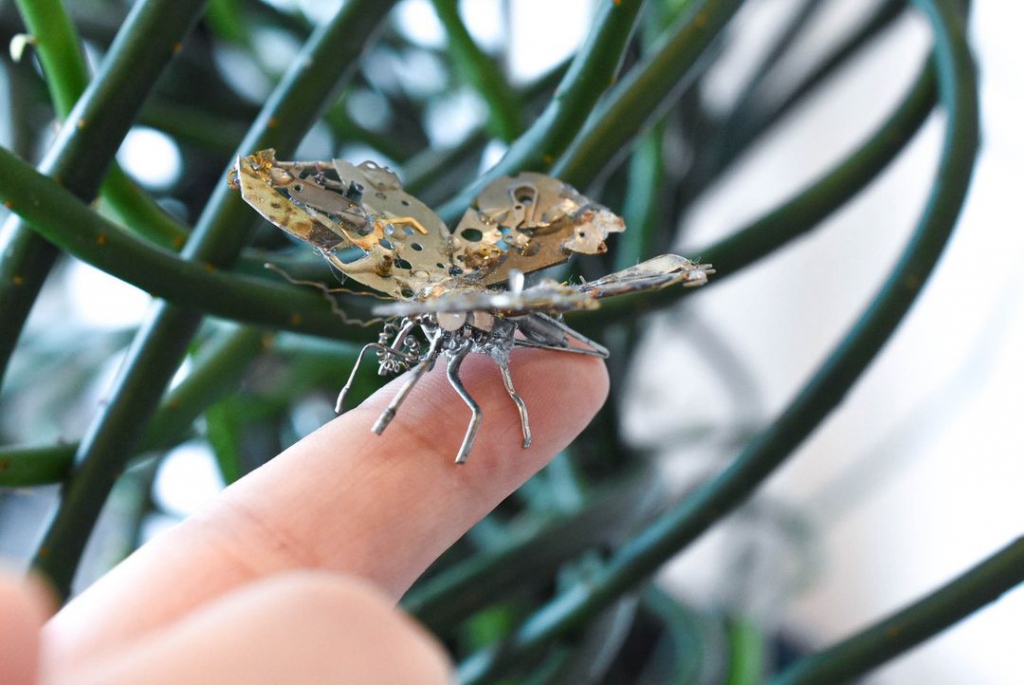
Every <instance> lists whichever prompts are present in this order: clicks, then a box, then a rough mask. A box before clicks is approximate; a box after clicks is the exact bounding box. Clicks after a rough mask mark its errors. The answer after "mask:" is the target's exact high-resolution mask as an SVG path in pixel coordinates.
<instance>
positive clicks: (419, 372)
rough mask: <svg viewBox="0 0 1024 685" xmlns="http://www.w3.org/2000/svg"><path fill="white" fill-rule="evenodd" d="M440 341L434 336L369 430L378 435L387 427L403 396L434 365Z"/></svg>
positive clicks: (402, 400)
mask: <svg viewBox="0 0 1024 685" xmlns="http://www.w3.org/2000/svg"><path fill="white" fill-rule="evenodd" d="M440 342H441V336H438V337H437V338H435V339H434V341H433V342H432V343H431V344H430V350H429V351H428V352H427V356H425V357H424V358H423V359H422V360H421V361H420V363H419V364H417V365H416V366H414V367H413V369H412V371H410V372H409V379H408V380H407V381H406V382H405V385H403V386H402V387H401V389H399V391H398V392H397V393H396V394H395V396H394V397H392V398H391V402H389V403H388V406H387V407H386V408H385V409H384V411H383V412H381V415H380V416H379V417H378V418H377V422H376V423H374V424H373V428H372V429H371V430H372V431H373V432H374V433H376V434H377V435H380V434H381V433H383V432H384V429H385V428H387V427H388V424H389V423H391V420H392V419H393V418H395V414H396V413H398V408H399V407H400V406H401V405H402V402H404V401H405V398H406V397H408V395H409V393H410V392H412V389H413V386H415V385H416V384H417V383H418V382H419V380H420V379H421V378H423V374H425V373H426V372H427V371H429V370H430V369H431V368H432V367H433V366H434V360H435V359H437V348H438V346H439V345H440Z"/></svg>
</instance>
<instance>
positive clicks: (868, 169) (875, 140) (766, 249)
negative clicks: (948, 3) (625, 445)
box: [572, 64, 935, 333]
mask: <svg viewBox="0 0 1024 685" xmlns="http://www.w3.org/2000/svg"><path fill="white" fill-rule="evenodd" d="M934 105H935V69H934V67H933V66H932V65H931V64H928V65H926V66H925V68H924V69H923V70H922V72H921V74H920V75H919V76H918V77H917V79H916V80H915V82H914V85H913V86H912V87H911V90H910V93H908V95H907V97H906V98H905V99H904V100H903V102H902V103H900V105H899V106H898V107H897V108H896V110H895V112H893V114H892V115H891V116H890V117H889V118H888V119H886V121H885V122H883V123H882V125H881V126H879V128H878V130H877V131H875V133H874V134H873V135H872V136H871V137H870V138H868V140H867V141H865V142H864V144H863V145H861V146H860V147H859V148H857V150H855V151H854V152H853V153H851V154H850V155H849V156H848V157H847V158H846V159H844V160H843V161H842V162H840V163H839V164H837V165H836V166H835V167H834V168H833V169H832V170H830V171H828V172H827V173H825V174H824V175H823V176H822V177H821V178H819V179H818V180H817V181H815V182H814V183H813V184H811V185H810V186H809V187H808V188H807V189H806V190H804V191H802V192H800V193H799V194H797V195H796V196H795V197H793V198H792V199H790V200H787V201H786V202H784V203H783V204H782V205H780V206H779V207H777V208H776V209H774V210H772V211H771V212H769V213H767V214H765V215H764V216H763V217H761V218H759V219H757V220H755V221H753V222H751V223H750V224H748V225H747V226H744V227H743V228H741V229H739V230H737V231H736V232H734V233H733V234H731V235H730V236H728V237H726V238H724V239H722V240H720V241H718V242H716V243H714V244H712V245H710V246H708V247H704V248H697V249H695V250H694V251H693V254H694V255H699V256H700V258H701V259H702V260H704V261H708V262H711V263H712V264H714V265H715V269H716V273H715V276H714V278H713V279H712V280H711V284H712V285H713V284H715V283H720V282H721V281H722V280H724V279H726V278H728V277H729V276H731V275H733V274H735V273H737V272H738V271H740V270H741V269H743V268H744V267H746V266H749V265H750V264H753V263H754V262H756V261H757V260H759V259H761V258H762V257H764V256H765V255H768V254H770V253H772V252H773V251H775V250H777V249H779V248H781V247H783V246H784V245H786V244H788V243H789V242H790V241H792V240H795V239H796V238H799V237H800V236H802V235H804V234H806V233H808V232H810V231H811V230H812V229H814V228H815V227H817V226H818V225H820V223H821V221H822V220H824V219H825V218H827V217H828V216H829V215H831V214H832V213H833V212H835V211H836V210H837V209H839V208H840V207H842V206H843V205H844V204H845V203H846V202H848V201H849V200H850V199H852V198H853V197H855V196H856V195H857V193H859V192H860V191H861V190H863V189H864V188H866V187H867V186H868V184H870V183H871V182H872V181H873V180H875V179H876V178H877V177H878V174H879V173H881V171H882V170H883V169H885V168H886V167H887V166H888V165H889V164H890V163H891V162H892V161H893V160H894V159H895V158H896V156H897V155H898V154H899V153H900V151H901V150H903V148H904V147H905V146H906V145H907V144H908V143H909V142H910V140H911V139H912V138H913V137H914V135H915V134H916V133H917V131H918V130H919V129H920V127H921V125H922V124H923V123H924V121H925V120H926V119H927V118H928V114H929V113H930V112H931V110H932V109H933V107H934ZM694 292H695V291H693V290H687V289H685V288H667V289H665V290H660V291H658V292H655V293H652V294H651V295H650V296H649V297H645V298H637V297H633V296H625V297H619V298H615V299H613V300H608V301H606V302H605V303H603V304H602V307H601V309H599V310H597V311H594V312H587V313H582V314H579V315H576V316H574V317H573V318H572V323H573V325H574V326H575V327H577V328H578V329H579V330H580V331H581V332H583V333H587V332H590V333H593V332H594V331H596V330H598V329H599V328H601V327H603V326H606V325H608V324H609V323H611V322H613V321H617V320H620V319H623V318H632V317H636V316H638V315H641V314H643V313H646V312H650V311H654V310H656V309H660V308H663V307H666V306H669V305H671V304H673V303H675V302H678V301H679V300H680V299H682V298H684V297H687V296H689V295H691V294H693V293H694Z"/></svg>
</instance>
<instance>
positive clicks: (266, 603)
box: [4, 571, 451, 685]
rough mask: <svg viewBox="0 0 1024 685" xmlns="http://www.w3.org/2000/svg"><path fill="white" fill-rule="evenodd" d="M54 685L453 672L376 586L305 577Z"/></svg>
mask: <svg viewBox="0 0 1024 685" xmlns="http://www.w3.org/2000/svg"><path fill="white" fill-rule="evenodd" d="M55 681H56V682H57V683H62V682H68V683H72V682H73V683H75V684H76V685H90V684H92V683H95V684H96V685H100V684H102V685H134V684H135V683H143V682H144V683H147V684H148V685H164V684H166V685H177V684H178V683H193V684H195V685H202V684H203V683H211V684H213V683H217V684H220V683H247V684H250V685H260V683H267V684H268V685H270V684H275V685H276V684H277V683H289V684H290V685H307V684H308V685H319V684H320V683H360V684H366V685H373V684H374V683H380V684H382V685H383V684H385V683H388V684H389V683H421V684H422V685H445V684H446V683H450V682H451V665H450V663H449V661H448V658H447V656H446V655H445V654H444V652H443V651H442V649H441V647H440V645H438V644H437V643H436V642H435V640H434V639H433V638H432V637H431V636H430V635H429V634H428V633H427V632H426V631H424V630H423V629H422V628H421V627H419V626H418V625H417V624H415V623H414V622H413V621H412V620H410V619H409V618H408V617H407V616H405V615H404V614H403V613H402V612H401V611H400V610H398V609H396V608H395V606H394V604H393V602H391V600H390V598H389V597H387V596H385V595H384V594H383V593H381V592H380V591H379V590H378V589H376V588H374V587H373V586H371V585H370V584H369V583H366V582H362V581H355V580H353V579H351V578H345V577H343V576H338V575H336V574H329V573H324V572H310V571H297V572H289V573H286V574H281V575H278V576H275V577H273V578H270V579H264V580H261V581H258V582H255V583H250V584H249V585H246V586H245V587H243V588H241V589H238V590H235V591H234V592H231V593H228V594H226V595H224V596H222V597H220V598H218V599H216V600H214V601H212V602H210V603H208V604H207V605H205V606H203V607H202V608H201V609H199V610H197V611H195V612H193V613H191V614H189V615H188V616H187V617H184V618H182V619H181V620H180V621H177V622H175V623H173V624H171V625H169V626H165V627H163V628H161V629H159V630H156V631H154V632H152V633H151V634H150V635H149V636H147V637H146V638H143V639H141V640H138V641H136V642H134V643H132V644H131V645H130V646H128V647H126V648H124V649H119V650H111V651H110V652H109V653H107V654H106V655H105V656H104V657H103V658H102V659H100V660H99V661H97V662H95V663H93V664H90V665H86V666H85V667H83V666H82V665H81V664H77V665H73V666H72V667H71V668H68V669H67V670H65V671H64V672H63V673H58V675H57V677H56V679H55ZM4 682H6V681H4Z"/></svg>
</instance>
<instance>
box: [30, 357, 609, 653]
mask: <svg viewBox="0 0 1024 685" xmlns="http://www.w3.org/2000/svg"><path fill="white" fill-rule="evenodd" d="M512 373H513V374H514V376H515V382H516V386H517V390H518V392H519V394H520V395H521V396H522V397H523V399H524V400H525V402H526V404H527V406H528V409H529V412H530V423H531V426H532V428H533V436H534V437H533V444H532V446H531V447H530V448H529V449H522V448H521V442H522V438H521V435H520V420H519V414H518V411H517V409H516V407H515V405H514V404H513V402H512V401H511V399H510V398H509V396H508V395H507V394H506V391H505V388H504V385H503V384H502V381H501V378H500V376H499V374H498V371H497V369H496V367H495V365H494V364H493V363H492V362H491V361H490V360H489V359H487V358H485V357H483V356H481V355H471V356H470V357H469V358H467V360H466V363H465V364H464V365H463V368H462V373H461V375H462V378H463V381H464V383H465V386H466V388H467V389H468V391H469V392H470V393H471V394H472V395H473V397H474V398H475V399H476V400H477V402H478V403H479V404H480V407H481V408H482V411H483V422H482V425H481V428H480V431H479V434H478V437H477V442H476V446H475V447H474V449H473V452H472V454H471V455H470V458H469V463H468V464H466V465H465V466H456V465H454V464H453V463H452V461H453V459H454V456H455V454H456V453H457V452H458V448H459V445H460V443H461V442H462V439H463V435H464V433H465V430H466V427H467V423H468V421H469V416H470V414H469V409H468V408H467V407H466V405H465V403H464V402H463V401H462V399H461V398H460V397H459V396H458V395H457V394H456V393H455V391H454V390H453V389H452V388H451V387H450V386H449V384H448V381H447V379H446V378H445V376H444V372H443V370H442V369H435V370H434V371H432V372H431V373H428V374H426V375H425V376H424V377H423V379H422V380H421V381H420V383H419V385H417V386H416V388H415V390H414V391H413V392H412V394H411V395H410V397H409V400H408V401H407V402H406V403H405V404H403V405H402V407H401V411H400V412H399V413H398V415H397V417H396V418H395V420H394V421H393V422H392V423H391V425H390V426H389V427H388V429H387V431H386V432H385V433H384V434H383V435H382V436H379V437H378V436H376V435H374V434H372V433H371V432H370V426H371V425H372V424H373V423H374V421H376V419H377V416H378V415H379V414H380V413H381V410H382V409H383V408H384V407H385V406H386V405H387V403H388V402H389V401H390V399H391V397H392V396H393V395H394V393H395V392H397V390H398V387H399V385H400V384H401V383H402V379H401V378H400V379H397V380H396V381H395V382H393V383H391V384H389V385H388V386H387V387H385V388H383V389H382V390H381V391H379V392H378V393H377V394H375V395H374V396H373V397H371V398H370V399H368V400H367V401H366V402H364V403H363V404H362V405H361V406H360V407H358V408H357V409H355V410H353V411H351V412H349V413H347V414H345V415H344V416H342V417H340V418H338V419H336V420H334V421H332V422H330V423H328V424H327V425H325V426H323V427H322V428H321V429H320V430H318V431H316V432H315V433H313V434H312V435H310V436H308V437H307V438H305V439H303V440H302V441H300V442H299V443H297V444H295V445H294V446H292V447H291V448H289V449H288V450H286V451H285V452H283V453H282V454H281V455H280V456H278V457H277V458H276V459H274V460H272V461H271V462H269V463H268V464H266V465H264V466H263V467H261V468H259V469H257V470H256V471H254V472H253V473H251V474H249V475H248V476H246V477H245V478H243V479H242V480H240V481H238V482H237V483H235V484H234V485H232V486H231V487H229V488H228V489H227V490H226V491H225V492H224V493H223V495H222V496H221V497H220V498H218V500H217V501H216V502H215V503H214V504H213V505H212V506H210V507H209V508H208V509H206V510H205V511H203V512H201V513H199V514H197V515H195V516H193V517H192V518H190V519H188V520H186V521H185V522H184V523H182V524H181V525H179V526H178V527H176V528H175V529H172V530H171V531H168V532H167V533H164V534H163V535H161V536H159V537H158V538H156V539H154V540H153V541H152V542H150V543H149V544H148V545H146V546H145V547H143V548H142V549H141V550H139V551H138V552H136V553H135V554H134V555H132V556H131V557H130V558H129V559H128V560H126V561H125V562H124V563H122V564H121V565H120V566H118V567H117V568H116V569H114V570H113V571H112V572H111V573H109V574H108V575H107V576H105V577H104V578H103V579H101V580H100V581H98V582H97V583H96V584H95V585H94V586H93V587H92V588H90V589H89V590H88V591H86V592H85V593H83V595H82V596H80V597H79V598H77V599H75V600H74V601H73V602H72V603H71V604H69V605H68V607H66V608H65V609H64V610H63V611H62V612H61V613H60V614H58V615H57V616H56V617H55V618H54V619H53V620H52V621H51V623H50V626H49V627H48V632H49V633H50V638H51V640H52V644H53V648H54V653H56V654H57V655H58V656H59V657H61V658H77V657H81V656H86V655H92V654H95V653H97V652H99V651H102V650H103V649H106V648H107V647H110V646H113V645H118V644H123V643H124V642H125V641H128V640H132V639H134V638H137V637H139V636H140V635H143V634H145V633H147V632H149V631H152V630H154V629H158V628H159V627H160V626H161V625H164V624H167V623H168V622H171V621H173V620H174V619H175V618H177V617H180V616H182V615H184V614H185V613H187V612H189V611H190V610H191V609H193V608H195V607H196V606H198V605H200V604H202V603H203V602H206V601H208V600H210V599H212V598H214V597H216V596H218V595H221V594H223V593H225V592H228V591H230V590H232V589H233V588H236V587H238V586H240V585H242V584H245V583H248V582H251V581H253V580H256V579H258V578H261V577H265V576H268V575H272V574H274V573H278V572H281V571H284V570H288V569H295V568H319V569H328V570H332V571H336V572H340V573H345V574H349V575H353V576H358V577H361V578H364V579H367V580H369V581H371V582H373V583H375V584H377V585H378V586H379V587H381V588H382V589H383V590H384V591H385V592H387V593H389V594H390V595H391V596H392V597H393V598H394V599H395V600H396V601H397V599H398V598H399V597H400V596H401V594H402V593H403V592H404V591H405V590H406V589H408V587H409V585H411V583H412V582H413V580H415V578H416V577H417V576H419V575H420V574H421V573H422V572H423V570H424V569H425V568H426V567H427V566H428V565H429V564H430V563H431V562H432V561H433V560H434V559H436V558H437V556H438V555H440V553H441V552H443V551H444V550H445V549H447V548H448V547H449V546H450V545H451V544H452V543H454V542H455V541H456V540H457V539H458V538H459V537H460V536H461V535H462V534H463V533H465V531H466V530H468V529H469V528H470V527H471V526H472V525H473V524H474V523H476V522H477V521H479V520H480V519H481V518H482V517H483V516H484V515H486V514H487V513H488V512H489V511H490V510H491V509H493V508H494V507H495V506H496V505H497V504H498V503H499V502H500V501H501V500H502V499H504V498H505V497H506V496H508V494H509V493H511V492H512V491H513V490H514V489H515V488H517V487H518V486H519V485H521V484H522V482H523V481H525V480H526V479H527V478H528V477H529V476H531V475H532V474H533V473H535V472H536V471H537V470H538V469H540V468H541V467H542V466H543V465H544V464H546V463H547V462H548V461H549V460H550V459H551V458H552V457H553V456H554V455H555V454H556V453H557V452H558V451H560V450H561V449H563V448H564V447H565V446H566V445H568V443H569V442H570V441H571V440H572V439H573V438H574V437H575V436H576V435H577V434H578V433H579V432H580V431H581V430H582V429H583V428H584V427H585V426H586V424H587V423H588V422H589V421H590V419H591V418H592V417H593V415H594V414H595V413H596V412H597V409H598V408H599V407H600V406H601V404H602V403H603V402H604V398H605V396H606V394H607V389H608V379H607V374H606V372H605V370H604V365H603V364H602V363H601V362H600V361H598V360H596V359H593V358H587V357H581V356H576V355H568V354H553V353H550V352H539V351H534V350H521V351H517V352H516V354H515V355H513V360H512Z"/></svg>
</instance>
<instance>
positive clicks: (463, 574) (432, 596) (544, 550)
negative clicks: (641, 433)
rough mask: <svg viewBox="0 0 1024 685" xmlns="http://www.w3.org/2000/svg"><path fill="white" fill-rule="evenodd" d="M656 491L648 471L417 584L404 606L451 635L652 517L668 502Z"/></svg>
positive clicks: (432, 627)
mask: <svg viewBox="0 0 1024 685" xmlns="http://www.w3.org/2000/svg"><path fill="white" fill-rule="evenodd" d="M657 491H658V488H657V487H656V485H655V479H654V473H653V472H652V470H651V469H650V467H644V468H643V470H642V471H641V472H640V473H637V474H634V475H633V476H632V477H630V478H628V479H627V480H626V481H625V482H624V483H622V484H620V485H617V486H616V487H614V488H612V489H607V490H605V491H603V492H599V493H595V494H594V495H592V496H591V497H590V498H589V501H588V502H587V503H586V504H585V505H584V506H583V507H582V508H581V509H580V510H578V511H576V512H574V513H572V514H569V515H564V516H561V517H558V518H556V519H553V520H550V521H548V522H547V523H546V524H545V525H544V527H543V528H541V529H540V530H539V531H535V532H533V533H532V534H530V535H529V536H526V537H523V539H521V540H519V541H516V542H510V543H508V544H505V545H502V546H501V547H500V548H497V549H494V550H490V551H488V552H486V553H484V554H480V555H477V556H474V557H471V558H470V559H468V560H466V561H465V562H462V563H461V564H458V565H456V566H453V567H451V568H449V569H446V570H445V571H442V572H441V573H439V574H438V575H436V576H433V577H432V578H430V579H429V580H427V581H425V582H424V583H423V584H420V585H417V586H414V587H413V589H412V590H411V591H410V592H409V594H408V595H407V596H406V597H405V598H403V600H402V605H403V606H404V607H405V609H406V611H409V612H410V613H412V614H414V615H415V616H416V617H417V618H418V619H419V620H420V621H422V622H423V623H424V624H425V625H426V626H428V627H429V628H430V629H431V630H432V631H434V632H436V633H440V634H446V633H447V632H448V631H450V630H452V629H453V628H454V627H455V626H456V625H457V623H458V622H459V621H461V620H463V619H465V618H467V617H468V616H470V615H472V614H474V613H476V612H477V611H480V610H481V609H483V608H484V607H486V606H488V605H491V604H494V603H497V602H499V601H501V600H503V599H505V598H507V595H508V593H509V592H511V591H513V590H515V591H517V592H520V591H522V590H523V589H524V588H527V587H530V586H538V585H542V584H545V583H549V582H551V579H552V577H553V576H554V575H555V573H556V571H557V570H558V567H559V566H560V565H562V564H563V563H565V562H566V561H567V560H569V559H572V558H575V557H577V556H579V555H580V554H581V553H583V552H584V551H586V550H588V549H593V548H595V547H599V546H601V545H606V544H609V543H610V542H611V541H612V540H613V539H617V538H619V537H621V536H623V535H625V534H626V533H628V532H629V530H630V529H631V528H633V527H635V526H637V525H639V524H640V523H641V522H642V521H643V520H644V519H649V518H650V516H651V515H652V514H653V513H654V512H655V511H656V510H658V509H659V508H661V506H662V505H663V504H664V501H663V497H664V495H659V494H654V495H652V494H651V493H652V492H657Z"/></svg>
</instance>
